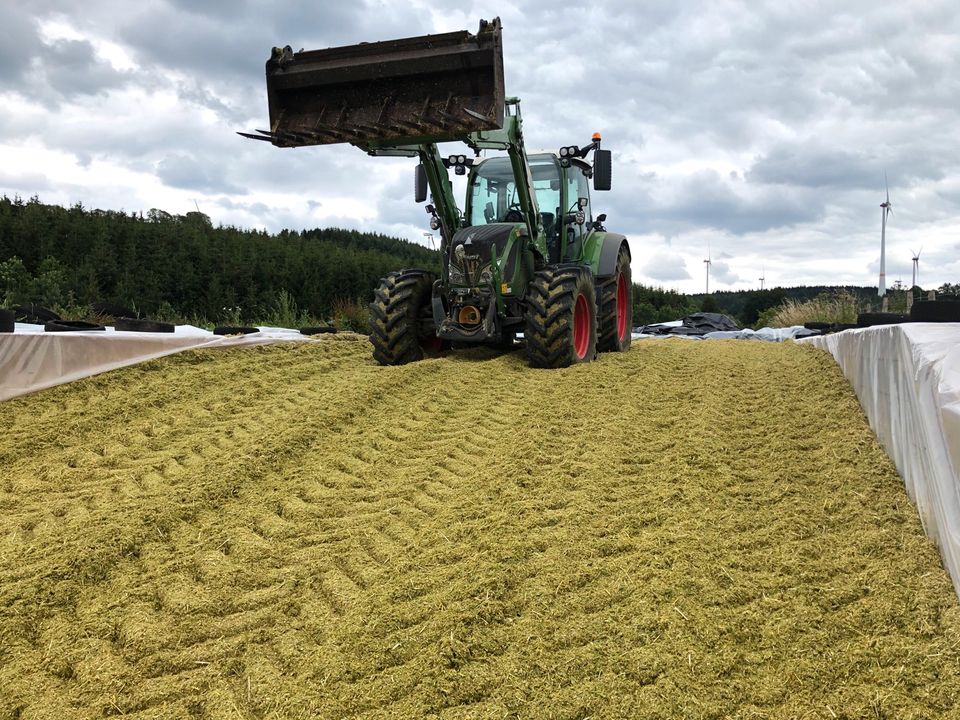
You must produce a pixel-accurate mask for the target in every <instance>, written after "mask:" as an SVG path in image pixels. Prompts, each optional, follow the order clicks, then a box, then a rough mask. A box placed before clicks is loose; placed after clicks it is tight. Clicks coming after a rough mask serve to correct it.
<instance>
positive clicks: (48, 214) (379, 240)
mask: <svg viewBox="0 0 960 720" xmlns="http://www.w3.org/2000/svg"><path fill="white" fill-rule="evenodd" d="M634 254H635V258H636V259H637V260H639V259H640V258H641V257H642V255H641V254H640V251H639V249H636V248H635V249H634ZM439 264H440V259H439V253H438V252H437V251H435V250H430V249H428V248H426V247H423V246H422V245H418V244H416V243H412V242H409V241H406V240H399V239H396V238H391V237H387V236H385V235H379V234H375V233H364V232H358V231H356V230H344V229H338V228H324V229H320V228H317V229H313V230H302V231H291V230H284V231H282V232H280V233H277V234H271V233H267V232H265V231H262V230H245V229H239V228H235V227H229V226H227V227H225V226H220V227H214V226H213V225H212V224H211V222H210V219H209V218H208V217H207V216H206V215H203V214H202V213H200V212H189V213H187V214H186V215H171V214H170V213H167V212H164V211H163V210H157V209H153V210H150V211H149V212H148V213H146V215H143V214H140V213H130V214H128V213H124V212H119V211H113V210H90V209H86V208H84V207H82V206H81V205H80V204H77V205H74V206H73V207H70V208H63V207H59V206H56V205H45V204H43V203H41V202H40V200H39V199H38V198H37V197H36V196H35V197H32V198H30V199H29V200H27V201H24V200H22V199H20V198H19V197H17V198H14V199H10V198H8V197H6V196H3V197H2V198H0V305H6V306H10V305H14V304H20V303H31V302H32V303H38V304H40V305H44V306H47V307H54V308H60V309H66V310H68V311H69V310H70V309H74V310H75V309H77V308H84V307H89V306H90V305H91V304H93V303H98V302H99V303H110V304H114V305H119V306H124V307H127V308H132V309H134V310H135V311H136V312H137V313H138V314H139V315H140V316H143V317H154V318H161V319H175V318H179V319H182V320H186V321H190V322H194V323H195V324H202V323H215V322H218V321H228V322H231V323H234V324H235V323H238V322H249V323H255V322H264V320H265V319H267V318H291V317H301V316H302V317H303V318H307V317H310V318H327V319H329V318H330V317H331V315H332V314H334V313H336V312H337V311H338V308H340V310H341V311H342V309H343V308H345V307H346V308H348V309H351V312H352V316H351V318H349V320H350V322H349V323H348V324H349V325H350V326H352V327H354V328H355V329H361V328H363V327H365V318H364V317H363V316H362V314H363V313H364V312H365V306H366V303H367V302H369V300H370V298H371V296H372V293H373V289H374V288H375V287H376V285H377V284H378V283H379V280H380V278H381V277H383V276H384V275H385V274H386V273H388V272H390V271H391V270H396V269H399V268H403V267H420V268H424V269H428V270H434V271H437V270H439ZM944 289H946V290H948V291H949V290H950V289H952V286H944V288H942V289H941V291H943V290H944ZM840 291H845V292H846V293H849V294H850V295H852V296H854V297H855V298H857V300H858V302H859V303H860V304H861V306H862V307H864V308H867V307H870V305H871V304H877V303H878V301H877V297H876V288H870V287H844V288H838V287H825V286H808V287H794V288H779V287H778V288H773V289H770V290H741V291H717V292H714V293H711V294H710V295H703V294H699V295H684V294H681V293H678V292H676V291H674V290H666V289H664V288H655V287H648V286H644V285H636V284H635V285H634V302H633V305H634V307H633V309H634V313H633V317H634V325H645V324H650V323H657V322H665V321H669V320H676V319H679V318H682V317H684V316H686V315H689V314H691V313H694V312H700V311H708V312H721V313H724V314H726V315H730V316H731V317H733V318H735V319H736V320H737V321H739V322H740V324H741V325H744V326H751V325H754V324H755V323H757V322H758V321H759V320H760V319H761V317H762V316H763V315H764V313H765V312H766V311H769V310H770V309H771V308H775V307H777V306H779V305H781V304H782V303H783V302H784V301H786V300H794V301H800V302H803V301H806V300H810V299H812V298H815V297H817V296H820V295H823V294H824V293H827V294H829V293H836V292H840ZM278 306H279V310H281V311H282V312H280V313H278ZM291 310H292V311H291ZM768 314H769V313H768ZM289 322H292V320H290V321H289Z"/></svg>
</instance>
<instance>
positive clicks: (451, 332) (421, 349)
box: [241, 18, 632, 368]
mask: <svg viewBox="0 0 960 720" xmlns="http://www.w3.org/2000/svg"><path fill="white" fill-rule="evenodd" d="M267 94H268V99H269V106H270V130H269V131H266V130H258V131H257V133H258V134H255V135H254V134H246V133H241V134H242V135H244V136H245V137H250V138H253V139H257V140H266V141H269V142H272V143H273V144H274V145H276V146H278V147H300V146H305V145H324V144H330V143H344V142H347V143H351V144H353V145H356V146H358V147H360V148H362V149H363V150H365V151H366V152H367V153H369V154H370V155H377V156H409V157H416V158H419V160H420V163H419V165H418V166H417V167H416V175H415V192H416V201H417V202H425V201H426V200H427V197H428V191H429V194H430V195H431V196H432V198H431V202H430V204H428V205H427V206H426V210H427V212H428V213H429V214H430V226H431V228H432V229H434V230H438V231H439V232H440V235H441V243H440V253H441V271H440V276H439V277H437V276H435V275H434V274H433V273H431V272H427V271H425V270H416V269H406V270H398V271H396V272H392V273H390V274H389V275H387V277H385V278H383V279H382V281H381V283H380V286H379V287H378V288H377V290H376V292H375V297H374V301H373V303H371V305H370V310H371V320H370V342H371V343H372V344H373V356H374V358H375V359H376V360H377V362H379V363H380V364H382V365H402V364H404V363H409V362H413V361H415V360H420V359H422V358H424V357H427V356H433V355H436V354H439V353H442V352H443V351H445V350H446V349H448V348H449V347H450V346H451V345H454V344H455V345H456V346H460V347H462V346H464V345H468V344H487V345H495V346H499V347H504V348H509V347H512V345H513V343H514V339H515V337H516V335H517V334H518V333H521V332H522V333H523V337H524V340H525V345H526V353H527V358H528V360H529V363H530V365H531V366H533V367H543V368H560V367H566V366H568V365H571V364H574V363H580V362H589V361H590V360H592V359H594V357H595V355H596V353H597V352H598V351H599V352H605V351H611V352H622V351H624V350H627V349H628V348H629V347H630V340H631V317H632V284H631V279H630V246H629V244H628V243H627V240H626V238H625V237H624V236H623V235H618V234H615V233H609V232H607V231H606V229H605V228H604V227H603V222H604V220H605V219H606V215H603V214H600V215H598V216H596V218H595V219H594V217H593V214H592V209H591V205H590V181H591V180H592V182H593V188H594V190H609V189H610V176H611V154H610V151H609V150H603V149H601V147H600V135H599V134H595V135H594V136H593V138H592V139H591V141H590V142H589V143H588V144H586V145H585V146H582V147H580V146H577V145H569V146H566V147H562V148H560V149H559V151H558V152H556V153H553V152H544V153H533V154H530V155H527V152H526V150H525V148H524V142H523V132H522V121H521V116H520V101H519V100H518V99H517V98H508V97H505V95H504V90H503V53H502V45H501V25H500V20H499V18H497V19H494V20H493V21H490V22H487V21H481V23H480V29H479V31H478V32H477V34H476V35H474V34H471V33H469V32H466V31H460V32H453V33H446V34H442V35H426V36H421V37H413V38H404V39H402V40H392V41H387V42H378V43H361V44H359V45H351V46H348V47H340V48H330V49H327V50H314V51H308V52H304V51H300V52H297V53H295V52H293V51H292V50H291V49H290V48H289V47H286V48H282V49H281V48H274V50H273V53H272V55H271V57H270V59H269V60H268V61H267ZM451 141H456V142H460V143H464V144H465V145H466V146H467V147H469V148H470V149H471V150H472V151H473V154H474V157H469V156H467V155H463V154H451V155H446V156H444V155H442V154H441V153H440V150H439V148H438V143H442V142H451ZM492 150H500V151H506V155H500V156H493V157H481V153H483V152H484V151H492ZM591 156H592V157H591ZM450 170H453V172H454V173H455V174H456V175H466V176H467V197H466V207H465V210H463V211H461V210H460V208H459V207H458V206H457V202H456V199H455V198H454V195H453V186H452V184H451V182H450V176H449V172H450Z"/></svg>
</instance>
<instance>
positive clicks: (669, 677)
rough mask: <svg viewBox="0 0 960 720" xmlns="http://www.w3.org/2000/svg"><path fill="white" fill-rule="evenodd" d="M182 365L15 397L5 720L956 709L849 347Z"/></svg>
mask: <svg viewBox="0 0 960 720" xmlns="http://www.w3.org/2000/svg"><path fill="white" fill-rule="evenodd" d="M521 355H522V354H521V353H515V354H513V355H505V356H499V357H497V356H494V355H492V354H490V353H486V352H484V351H474V352H471V353H465V354H461V355H454V356H452V357H450V358H447V359H442V360H435V361H425V362H422V363H418V364H415V365H411V366H406V367H401V368H379V367H376V366H374V365H373V364H372V362H371V361H370V359H369V345H367V344H366V343H365V342H360V341H353V342H351V341H349V340H331V341H330V342H327V343H316V344H309V345H299V346H295V347H289V346H271V347H265V348H255V349H242V350H233V351H222V350H216V351H205V352H187V353H182V354H179V355H176V356H172V357H169V358H166V359H164V360H161V361H156V362H152V363H148V364H145V365H141V366H137V367H133V368H127V369H125V370H121V371H116V372H113V373H110V374H107V375H104V376H100V377H97V378H92V379H89V380H85V381H81V382H77V383H74V384H72V385H69V386H63V387H60V388H56V389H52V390H48V391H44V392H42V393H39V394H37V395H34V396H30V397H25V398H21V399H18V400H14V401H9V402H6V403H2V404H0V432H2V437H3V438H4V440H3V443H2V445H0V447H2V450H0V467H2V468H3V471H2V478H0V718H15V717H19V718H36V717H56V718H71V717H97V716H102V715H111V714H117V715H119V714H127V715H131V716H134V717H143V718H147V717H150V718H154V717H169V718H183V717H191V716H195V717H211V718H214V717H216V718H219V717H224V718H227V717H232V718H267V717H270V718H274V717H280V718H300V717H302V718H307V717H320V718H345V717H362V718H374V717H409V718H419V717H443V718H488V717H489V718H502V717H521V718H571V719H573V718H580V719H583V718H587V717H591V718H613V717H638V718H674V717H688V718H720V717H743V718H748V717H807V718H833V717H838V718H858V717H866V718H937V717H948V716H950V714H951V713H956V710H955V707H956V705H957V703H958V701H960V669H958V651H960V611H958V606H957V601H956V599H955V597H954V595H953V592H952V589H951V586H950V583H949V582H948V579H947V577H946V575H945V573H944V572H943V571H942V569H941V568H940V565H939V563H938V559H937V554H936V551H935V549H934V548H933V547H932V546H931V545H930V543H929V542H928V541H927V540H925V538H924V536H923V533H922V531H921V528H920V524H919V522H918V520H917V519H916V517H915V511H914V509H913V507H912V506H911V504H910V502H909V500H908V498H907V496H906V495H905V493H904V490H903V486H902V483H901V482H900V480H899V479H898V477H897V476H896V473H895V471H894V470H893V468H892V466H891V463H890V462H889V460H888V459H887V458H886V456H885V455H884V454H883V452H882V450H881V449H880V448H879V446H878V445H877V443H876V441H875V440H874V438H873V437H872V435H871V433H870V430H869V429H868V427H867V426H866V424H865V421H864V419H863V417H862V414H861V412H860V409H859V406H858V405H857V402H856V399H855V398H854V397H853V395H852V393H851V391H850V389H849V387H848V385H847V383H846V381H845V380H844V379H843V377H842V376H841V374H840V372H839V370H838V369H837V368H836V366H835V364H834V362H833V360H832V359H831V358H830V357H829V356H828V355H826V354H825V353H821V352H818V351H815V350H812V349H810V348H803V347H799V346H795V345H792V344H786V345H773V344H769V345H768V344H762V343H755V344H754V343H737V342H714V343H689V342H683V341H663V342H652V341H651V342H645V343H639V344H637V345H636V346H635V347H634V348H633V350H632V351H631V352H630V353H628V354H625V355H620V356H615V355H608V356H604V357H602V358H601V360H600V361H599V362H597V363H594V364H591V365H588V366H581V367H576V368H571V369H569V370H563V371H555V372H549V371H535V370H530V369H528V368H526V367H525V365H524V362H523V358H522V356H521Z"/></svg>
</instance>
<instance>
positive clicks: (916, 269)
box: [910, 245, 923, 290]
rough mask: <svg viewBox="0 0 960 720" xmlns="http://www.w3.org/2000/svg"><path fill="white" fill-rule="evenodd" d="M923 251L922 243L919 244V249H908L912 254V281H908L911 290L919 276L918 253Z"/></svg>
mask: <svg viewBox="0 0 960 720" xmlns="http://www.w3.org/2000/svg"><path fill="white" fill-rule="evenodd" d="M922 252H923V245H921V246H920V250H918V251H917V252H914V251H913V250H911V251H910V254H911V255H913V282H911V283H910V289H911V290H912V289H913V288H915V287H916V286H917V278H918V277H920V253H922Z"/></svg>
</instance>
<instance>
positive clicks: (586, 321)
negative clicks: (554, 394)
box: [524, 266, 597, 368]
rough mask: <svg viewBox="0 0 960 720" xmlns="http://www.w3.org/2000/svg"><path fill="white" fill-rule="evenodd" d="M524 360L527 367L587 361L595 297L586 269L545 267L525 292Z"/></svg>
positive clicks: (592, 349)
mask: <svg viewBox="0 0 960 720" xmlns="http://www.w3.org/2000/svg"><path fill="white" fill-rule="evenodd" d="M525 320H526V325H525V329H524V338H525V340H526V343H527V360H528V362H529V363H530V367H537V368H562V367H567V366H569V365H574V364H576V363H583V362H590V361H591V360H593V359H594V357H595V356H596V352H597V299H596V290H595V289H594V286H593V276H592V274H591V273H590V270H589V268H586V267H580V266H566V267H564V266H559V267H547V268H544V269H543V270H540V271H539V272H537V274H536V275H534V277H533V281H532V282H531V283H530V289H529V291H528V293H527V310H526V316H525Z"/></svg>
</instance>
